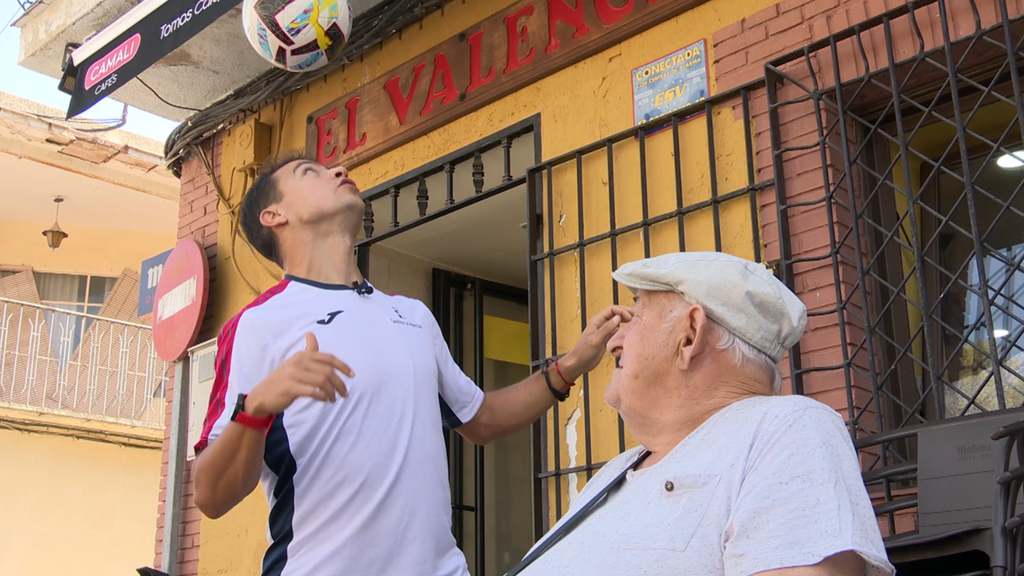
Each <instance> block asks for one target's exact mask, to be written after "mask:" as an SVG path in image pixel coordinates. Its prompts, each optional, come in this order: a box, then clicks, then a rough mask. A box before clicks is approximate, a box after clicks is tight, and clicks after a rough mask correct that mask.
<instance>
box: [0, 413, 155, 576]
mask: <svg viewBox="0 0 1024 576" xmlns="http://www.w3.org/2000/svg"><path fill="white" fill-rule="evenodd" d="M0 455H3V461H2V464H0V470H2V473H0V510H3V513H2V514H0V574H11V575H17V576H44V575H48V574H61V573H66V572H68V571H71V572H74V573H75V574H81V575H82V576H111V575H114V574H134V570H135V568H138V567H140V566H148V565H150V564H151V563H152V561H153V529H154V526H155V525H156V507H157V501H156V500H157V497H156V495H157V489H158V488H159V484H160V451H159V449H155V448H154V449H143V448H128V447H121V446H116V445H113V444H108V443H99V442H93V441H86V440H76V439H73V438H69V437H66V436H48V435H42V434H33V433H24V432H14V431H9V430H6V429H0Z"/></svg>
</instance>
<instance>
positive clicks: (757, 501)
mask: <svg viewBox="0 0 1024 576" xmlns="http://www.w3.org/2000/svg"><path fill="white" fill-rule="evenodd" d="M639 452H640V448H639V447H638V448H634V449H632V450H628V451H626V452H625V453H623V454H621V455H620V456H618V457H616V458H615V459H614V460H612V461H611V462H609V463H608V464H607V465H605V466H604V467H603V468H602V469H601V470H600V471H599V472H598V473H597V474H596V475H594V477H593V478H592V479H591V481H590V482H589V483H588V484H587V485H586V487H585V488H584V489H583V491H582V492H581V493H580V495H579V498H577V499H576V502H575V503H574V505H573V507H572V509H570V511H569V513H567V514H566V515H565V517H563V519H562V520H563V521H564V520H565V519H566V518H568V517H570V516H571V515H572V514H573V513H574V512H575V510H576V509H578V508H579V507H580V506H582V505H584V504H585V503H586V502H588V501H589V500H590V499H591V498H593V497H594V495H596V494H597V493H598V492H599V491H600V490H601V488H603V487H604V486H605V485H606V484H607V483H608V482H610V481H611V480H613V479H614V478H615V477H616V476H617V475H618V474H619V473H620V472H621V471H622V470H623V469H625V468H626V467H628V466H629V465H630V464H631V463H632V462H633V461H634V460H635V459H636V456H637V454H638V453H639ZM559 524H561V522H559ZM556 527H557V525H556ZM549 534H550V533H549ZM541 541H542V542H543V539H542V540H541ZM847 550H853V551H856V552H857V553H859V554H860V555H861V557H863V558H864V560H865V563H866V570H865V572H864V573H865V575H866V576H886V575H889V576H891V575H892V574H894V572H895V570H894V569H893V567H892V565H891V564H890V563H889V561H888V559H887V557H886V553H885V547H884V545H883V544H882V537H881V533H880V532H879V528H878V523H877V520H876V518H875V516H874V512H873V510H872V506H871V501H870V499H869V498H868V494H867V491H866V490H865V488H864V484H863V482H862V480H861V472H860V466H859V464H858V460H857V454H856V451H855V450H854V448H853V444H852V442H851V441H850V436H849V433H848V432H847V429H846V427H845V425H844V423H843V420H842V418H841V417H840V416H839V414H838V413H837V412H836V411H835V410H833V409H832V408H830V407H828V406H826V405H824V404H822V403H820V402H817V401H814V400H811V399H809V398H806V397H802V396H776V397H757V398H750V399H746V400H742V401H740V402H736V403H734V404H732V405H730V406H728V407H727V408H725V409H723V410H721V411H720V412H718V413H717V414H715V415H714V416H712V417H711V418H710V419H709V420H708V421H707V422H705V423H704V424H703V425H702V426H701V427H700V428H698V429H697V430H696V431H694V432H693V433H692V434H691V435H690V436H689V437H687V438H686V439H685V440H683V441H682V442H681V443H680V444H679V445H678V446H676V448H675V449H673V450H672V452H670V453H669V454H668V455H667V456H665V458H664V459H662V461H661V462H658V463H657V464H655V465H653V466H651V467H649V468H646V469H643V470H639V471H633V472H629V473H628V474H627V476H626V479H625V480H624V482H623V483H622V485H621V486H620V487H618V488H616V489H614V490H613V491H612V492H611V493H610V494H609V495H608V497H607V499H606V501H605V502H604V503H603V504H600V505H598V507H597V508H596V509H595V510H594V511H593V512H591V514H590V516H589V517H587V518H586V519H585V520H584V521H583V522H582V523H581V524H579V525H578V526H577V527H576V528H575V529H574V530H573V531H571V532H570V533H569V534H568V535H567V536H566V537H565V538H563V539H562V541H561V542H558V543H557V544H555V546H553V547H552V548H551V549H550V550H548V552H547V553H545V554H544V555H542V556H541V557H540V558H538V559H537V560H536V561H535V562H534V563H533V564H531V565H530V566H529V567H527V569H526V570H524V571H523V573H522V574H523V576H556V575H557V576H564V575H565V574H590V575H599V574H609V575H611V574H615V575H620V574H637V575H640V574H642V575H648V576H662V575H669V574H672V575H683V574H685V575H694V576H697V575H699V576H748V575H750V574H756V573H758V572H764V571H767V570H777V569H780V568H788V567H795V566H808V565H813V564H817V563H818V562H820V561H822V560H823V559H825V558H827V557H828V556H831V555H833V554H837V553H839V552H844V551H847Z"/></svg>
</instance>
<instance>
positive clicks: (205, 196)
mask: <svg viewBox="0 0 1024 576" xmlns="http://www.w3.org/2000/svg"><path fill="white" fill-rule="evenodd" d="M222 144H223V141H222V138H220V137H215V138H214V140H213V145H212V146H211V142H210V141H209V140H207V141H206V142H204V143H203V148H204V150H205V151H206V154H207V158H209V160H210V162H211V164H212V165H213V170H214V174H215V175H217V177H218V178H219V174H220V166H221V154H222V148H223V146H222ZM217 210H218V205H217V192H216V190H215V188H214V185H213V181H212V180H211V179H210V176H209V174H208V173H207V170H206V166H205V165H204V164H203V161H202V159H201V158H199V157H198V156H196V155H191V156H189V157H188V158H186V159H185V161H184V162H183V163H182V166H181V199H180V201H179V211H178V239H179V240H181V239H183V238H194V239H195V240H197V241H198V242H199V243H200V244H202V245H203V246H205V247H206V255H207V257H208V258H209V264H210V284H211V289H212V285H213V282H214V281H215V279H216V277H217V226H218V212H217ZM212 310H213V306H212V305H208V306H207V312H206V318H205V320H204V321H203V328H202V330H201V331H200V334H199V340H200V341H203V340H206V339H209V338H211V337H213V335H215V334H216V330H215V328H214V327H213V326H212V325H211V320H212V315H213V313H212ZM173 387H174V379H173V378H171V380H170V382H169V383H168V389H167V399H168V401H167V403H166V410H167V415H166V418H167V420H166V423H167V424H166V427H165V429H164V444H163V458H162V460H161V466H160V504H159V507H158V509H157V523H156V524H157V526H156V546H155V553H156V558H155V560H154V562H155V564H154V566H156V567H159V566H160V565H161V561H162V546H163V530H164V511H165V504H164V503H165V502H166V500H167V462H168V451H169V449H170V432H171V407H172V402H171V401H170V399H171V398H173V395H174V390H173ZM183 481H184V487H183V490H182V513H181V524H180V525H179V530H178V535H179V540H178V574H179V575H180V576H195V575H196V574H198V573H199V519H200V512H199V509H197V508H196V505H195V502H194V501H193V500H192V466H191V463H186V465H185V470H184V473H183Z"/></svg>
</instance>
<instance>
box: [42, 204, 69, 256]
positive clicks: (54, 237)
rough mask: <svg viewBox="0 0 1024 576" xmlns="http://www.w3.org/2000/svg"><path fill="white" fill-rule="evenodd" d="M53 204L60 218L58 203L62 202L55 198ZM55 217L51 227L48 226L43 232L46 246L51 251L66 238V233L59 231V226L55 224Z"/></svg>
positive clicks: (58, 246)
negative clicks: (55, 205)
mask: <svg viewBox="0 0 1024 576" xmlns="http://www.w3.org/2000/svg"><path fill="white" fill-rule="evenodd" d="M53 201H54V203H55V204H57V216H60V203H61V202H63V201H64V199H63V198H61V197H60V196H57V197H56V198H54V199H53ZM57 216H54V219H53V226H50V229H49V230H43V236H46V244H47V245H48V246H49V247H50V249H51V250H56V249H57V248H60V243H61V242H63V241H64V239H65V238H67V237H68V233H67V232H65V231H63V230H61V229H60V225H59V224H57Z"/></svg>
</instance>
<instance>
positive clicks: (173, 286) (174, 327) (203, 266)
mask: <svg viewBox="0 0 1024 576" xmlns="http://www.w3.org/2000/svg"><path fill="white" fill-rule="evenodd" d="M209 289H210V270H209V264H208V263H207V261H206V251H204V250H203V247H202V246H200V244H199V243H198V242H196V241H195V240H192V239H185V240H181V241H179V242H178V245H177V246H175V247H174V250H172V251H171V254H170V255H169V256H168V257H167V261H166V262H164V269H163V272H162V273H161V274H160V283H159V284H157V286H156V295H155V296H154V297H153V343H154V345H155V346H156V353H157V356H159V357H160V358H162V359H163V360H165V361H167V362H175V361H177V360H180V359H182V358H183V357H184V356H185V353H186V352H187V351H188V348H189V346H191V345H192V344H193V343H194V342H195V340H196V336H198V335H199V327H200V326H201V325H202V323H203V315H204V314H205V313H206V298H207V294H208V292H209Z"/></svg>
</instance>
